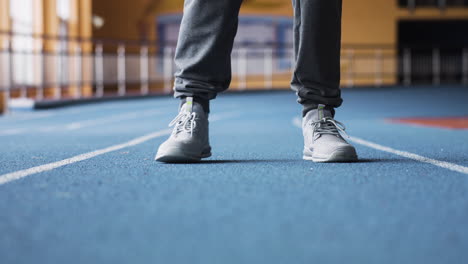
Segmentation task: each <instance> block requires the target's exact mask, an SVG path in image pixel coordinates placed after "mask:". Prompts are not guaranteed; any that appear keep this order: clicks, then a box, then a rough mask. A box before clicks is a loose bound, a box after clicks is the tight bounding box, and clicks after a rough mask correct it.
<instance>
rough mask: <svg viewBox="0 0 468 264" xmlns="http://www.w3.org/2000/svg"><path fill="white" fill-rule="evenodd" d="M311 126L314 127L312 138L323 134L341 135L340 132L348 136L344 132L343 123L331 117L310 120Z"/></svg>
mask: <svg viewBox="0 0 468 264" xmlns="http://www.w3.org/2000/svg"><path fill="white" fill-rule="evenodd" d="M312 126H313V127H314V133H313V135H312V136H313V138H314V139H316V138H318V137H320V136H321V135H324V134H328V135H334V136H341V133H343V134H345V135H346V136H347V137H349V136H348V134H346V131H345V130H346V127H345V126H344V125H343V123H341V122H338V121H336V120H335V119H333V118H331V117H324V118H322V119H321V120H319V121H315V122H312Z"/></svg>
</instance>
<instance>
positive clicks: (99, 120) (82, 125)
mask: <svg viewBox="0 0 468 264" xmlns="http://www.w3.org/2000/svg"><path fill="white" fill-rule="evenodd" d="M162 113H163V112H161V111H155V110H152V111H139V112H131V113H124V114H119V115H112V116H109V117H103V118H97V119H91V120H85V121H81V122H73V123H70V124H67V125H65V129H67V130H77V129H81V128H85V127H90V126H96V125H102V124H109V123H114V122H120V121H124V120H129V119H135V118H140V117H147V116H154V115H157V114H162Z"/></svg>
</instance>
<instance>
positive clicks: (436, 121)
mask: <svg viewBox="0 0 468 264" xmlns="http://www.w3.org/2000/svg"><path fill="white" fill-rule="evenodd" d="M387 120H388V121H390V122H393V123H401V124H410V125H419V126H426V127H440V128H448V129H468V117H434V118H431V117H423V118H391V119H387Z"/></svg>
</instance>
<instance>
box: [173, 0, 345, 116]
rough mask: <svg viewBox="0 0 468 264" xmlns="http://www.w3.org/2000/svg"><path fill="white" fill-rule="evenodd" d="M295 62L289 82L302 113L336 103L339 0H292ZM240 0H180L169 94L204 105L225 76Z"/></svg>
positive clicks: (224, 85)
mask: <svg viewBox="0 0 468 264" xmlns="http://www.w3.org/2000/svg"><path fill="white" fill-rule="evenodd" d="M292 2H293V7H294V40H293V41H294V53H295V60H296V67H295V69H294V74H293V77H292V81H291V88H292V89H293V90H295V91H296V92H297V95H298V98H299V100H298V102H299V103H301V104H302V105H303V106H304V113H306V112H307V111H308V110H310V109H313V108H317V105H318V104H324V105H327V106H329V107H331V108H334V107H338V106H340V105H341V103H342V99H341V93H340V89H339V83H340V46H341V6H342V0H292ZM241 4H242V0H185V4H184V15H183V18H182V24H181V29H180V34H179V39H178V44H177V49H176V55H175V63H176V67H177V72H176V75H175V77H176V80H175V87H174V91H175V97H178V98H184V97H187V96H192V97H194V98H195V100H198V101H200V102H202V103H204V104H205V105H207V102H208V100H211V99H214V98H215V97H216V95H217V93H219V92H222V91H224V90H226V89H227V88H228V87H229V85H230V82H231V51H232V48H233V42H234V37H235V35H236V32H237V26H238V15H239V9H240V6H241Z"/></svg>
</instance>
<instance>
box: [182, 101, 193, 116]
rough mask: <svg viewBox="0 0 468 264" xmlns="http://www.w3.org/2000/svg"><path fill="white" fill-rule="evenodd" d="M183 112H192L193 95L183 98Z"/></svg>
mask: <svg viewBox="0 0 468 264" xmlns="http://www.w3.org/2000/svg"><path fill="white" fill-rule="evenodd" d="M184 107H185V112H189V113H192V112H193V97H187V98H186V99H185V104H184Z"/></svg>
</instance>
